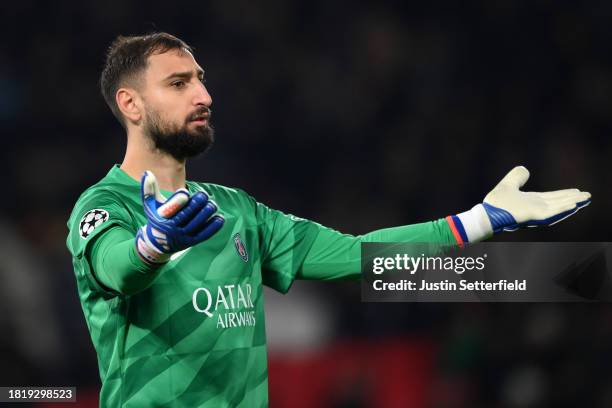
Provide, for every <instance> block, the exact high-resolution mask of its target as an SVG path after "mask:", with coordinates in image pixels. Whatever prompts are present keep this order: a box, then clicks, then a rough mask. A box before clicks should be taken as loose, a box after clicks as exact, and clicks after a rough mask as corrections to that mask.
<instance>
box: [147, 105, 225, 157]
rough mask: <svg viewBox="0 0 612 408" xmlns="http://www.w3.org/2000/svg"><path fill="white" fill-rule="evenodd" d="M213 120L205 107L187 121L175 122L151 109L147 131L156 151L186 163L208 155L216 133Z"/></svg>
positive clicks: (148, 112) (189, 116)
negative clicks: (188, 159)
mask: <svg viewBox="0 0 612 408" xmlns="http://www.w3.org/2000/svg"><path fill="white" fill-rule="evenodd" d="M210 116H211V110H210V108H208V107H206V106H202V107H200V108H198V109H197V110H196V111H195V112H193V113H191V114H190V115H188V116H187V118H186V119H185V120H184V121H182V122H180V121H174V122H172V121H169V120H165V119H164V118H162V115H160V113H159V112H158V111H156V110H155V109H152V108H150V107H149V108H148V109H147V110H146V114H145V129H144V130H145V134H146V135H147V136H148V137H149V138H150V140H151V141H152V142H153V145H154V147H155V148H156V149H158V150H159V151H161V152H164V153H166V154H168V155H170V156H172V157H173V158H174V159H176V160H178V161H184V160H185V159H187V158H190V157H194V156H197V155H199V154H201V153H204V152H206V151H207V150H208V149H209V148H210V147H211V146H212V145H213V143H214V133H215V132H214V129H213V127H212V126H211V125H210Z"/></svg>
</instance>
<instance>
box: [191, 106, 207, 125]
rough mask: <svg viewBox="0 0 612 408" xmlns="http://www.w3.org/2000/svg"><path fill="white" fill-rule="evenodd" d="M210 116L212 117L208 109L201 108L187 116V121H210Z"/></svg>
mask: <svg viewBox="0 0 612 408" xmlns="http://www.w3.org/2000/svg"><path fill="white" fill-rule="evenodd" d="M211 115H212V110H211V109H210V108H209V107H206V106H203V107H201V108H199V109H197V110H196V111H194V112H193V113H191V114H190V115H189V116H187V121H188V122H191V121H193V120H198V119H208V120H210V117H211Z"/></svg>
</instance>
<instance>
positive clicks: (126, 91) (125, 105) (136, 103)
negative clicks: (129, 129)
mask: <svg viewBox="0 0 612 408" xmlns="http://www.w3.org/2000/svg"><path fill="white" fill-rule="evenodd" d="M115 102H117V106H118V107H119V110H120V111H121V113H123V114H124V115H125V117H126V119H127V120H128V121H130V122H139V121H140V119H141V118H142V111H141V108H140V106H141V104H140V98H139V97H138V94H137V93H136V90H135V89H133V88H119V89H118V90H117V93H116V94H115Z"/></svg>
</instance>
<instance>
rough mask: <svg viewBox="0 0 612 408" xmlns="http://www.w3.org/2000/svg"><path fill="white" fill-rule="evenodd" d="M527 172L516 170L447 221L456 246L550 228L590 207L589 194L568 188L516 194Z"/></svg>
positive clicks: (524, 169) (518, 192) (520, 167)
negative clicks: (526, 229) (523, 230)
mask: <svg viewBox="0 0 612 408" xmlns="http://www.w3.org/2000/svg"><path fill="white" fill-rule="evenodd" d="M527 179H529V171H528V170H527V169H526V168H525V167H523V166H518V167H515V168H514V169H512V170H511V171H510V172H509V173H508V174H506V176H505V177H504V178H503V179H502V180H501V181H500V182H499V183H498V184H497V186H495V188H494V189H493V190H492V191H491V192H490V193H489V194H487V196H486V197H485V199H484V201H483V203H482V204H478V205H476V206H475V207H474V208H472V209H471V210H469V211H466V212H464V213H461V214H458V215H453V216H449V217H447V220H448V221H449V224H450V226H451V230H452V231H453V234H454V235H455V238H457V240H458V242H459V243H460V244H462V243H464V242H477V241H481V240H483V239H485V238H488V237H489V236H491V235H492V234H494V233H498V232H501V231H516V230H517V229H519V228H522V227H539V226H543V225H553V224H556V223H558V222H559V221H562V220H564V219H565V218H567V217H569V216H570V215H573V214H574V213H576V212H577V211H578V210H580V209H581V208H584V207H586V206H587V205H589V204H590V203H591V194H590V193H587V192H585V191H580V190H578V189H575V188H572V189H567V190H558V191H548V192H544V193H536V192H532V191H529V192H525V191H521V190H519V189H520V188H521V187H522V186H523V185H524V184H525V183H526V182H527Z"/></svg>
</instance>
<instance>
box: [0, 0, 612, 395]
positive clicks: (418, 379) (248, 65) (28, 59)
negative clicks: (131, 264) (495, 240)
mask: <svg viewBox="0 0 612 408" xmlns="http://www.w3.org/2000/svg"><path fill="white" fill-rule="evenodd" d="M0 15H1V16H2V25H0V32H1V33H2V40H0V61H1V63H0V127H1V131H2V133H1V134H2V141H3V145H4V148H3V149H1V150H0V155H1V158H2V163H3V168H4V171H3V174H5V176H6V177H7V179H8V180H9V183H8V185H7V186H6V187H7V189H6V190H5V193H4V195H5V198H4V199H3V200H2V201H1V204H0V205H1V206H2V212H1V214H2V215H1V217H2V218H1V219H0V242H1V243H2V244H1V245H0V253H1V254H2V260H3V262H2V263H1V265H0V270H1V273H0V309H1V311H2V312H1V313H0V333H2V335H1V336H0V367H1V368H0V385H3V386H9V385H58V386H60V385H63V386H68V385H75V386H78V395H79V401H80V402H79V404H78V406H90V405H91V406H95V404H96V399H97V389H98V386H99V378H98V370H97V365H96V361H95V354H94V351H93V347H92V345H91V342H90V340H89V335H88V332H87V329H86V326H85V322H84V319H83V315H82V312H81V308H80V305H79V302H78V299H77V293H76V287H75V282H74V277H73V271H72V266H71V262H70V258H69V254H68V252H67V250H66V248H65V244H64V243H65V237H66V233H67V229H66V226H65V223H66V220H67V218H68V214H69V212H70V210H71V208H72V205H73V204H74V202H75V200H76V199H77V197H78V195H79V194H80V193H81V192H82V191H83V190H84V189H85V188H86V187H87V186H89V185H91V184H92V183H94V182H96V181H97V180H98V179H99V178H101V177H102V176H103V175H104V174H106V172H107V171H108V169H109V168H110V167H111V165H112V164H113V163H118V162H120V161H121V160H122V157H123V149H124V143H125V136H124V135H123V133H122V129H121V128H120V126H119V125H118V123H117V122H116V121H115V119H114V118H113V117H112V115H111V113H110V111H109V110H108V109H107V107H106V106H105V104H104V101H103V99H102V97H101V96H99V92H98V88H97V79H98V75H99V72H100V68H101V64H102V60H103V54H104V51H105V49H106V47H107V46H108V45H109V43H110V42H111V41H112V39H113V38H114V37H115V36H116V35H118V34H141V33H143V32H147V31H153V30H163V31H168V32H171V33H174V34H176V35H178V36H179V37H181V38H183V39H185V40H186V41H187V42H188V43H190V44H192V45H194V46H195V47H196V58H197V59H198V61H199V63H200V64H201V65H202V66H203V67H204V68H205V70H206V71H207V77H208V82H207V86H208V88H209V90H210V92H211V94H212V96H213V100H214V104H213V112H214V114H213V123H214V125H215V127H216V130H217V144H216V146H215V147H214V148H213V149H212V151H211V152H210V153H209V154H208V155H207V156H206V157H204V158H202V159H199V160H196V161H193V162H192V163H190V164H189V177H190V178H191V179H197V180H204V181H209V182H215V183H220V184H224V185H228V186H236V187H240V188H242V189H244V190H246V191H248V192H249V193H250V194H251V195H253V196H254V197H256V198H257V199H258V200H259V201H261V202H264V203H266V204H268V205H270V206H272V207H274V208H277V209H280V210H284V211H286V212H291V213H293V214H296V215H299V216H302V217H306V218H310V219H313V220H316V221H318V222H320V223H322V224H325V225H328V226H330V227H334V228H336V229H339V230H341V231H343V232H348V233H353V234H360V233H365V232H367V231H370V230H373V229H378V228H383V227H389V226H393V225H398V224H408V223H415V222H421V221H426V220H430V219H435V218H439V217H443V216H445V215H447V214H450V213H456V212H459V211H463V210H465V209H468V208H470V207H471V206H472V205H474V204H476V203H477V202H478V201H479V200H481V199H482V198H483V197H484V195H485V193H486V192H487V191H488V190H489V189H490V188H491V187H492V186H493V185H494V184H495V183H496V182H497V180H498V179H499V178H500V177H501V176H502V175H503V174H505V172H506V171H508V170H509V169H510V168H512V166H514V165H516V164H524V165H525V166H527V168H529V169H530V170H531V173H532V180H530V182H529V184H528V187H529V188H530V189H533V190H538V189H558V188H565V187H574V186H577V187H580V188H582V189H584V190H588V191H591V192H592V193H593V197H594V201H593V204H592V206H591V207H590V208H588V209H587V210H585V211H583V212H581V213H580V214H578V215H577V216H576V217H574V218H573V219H571V221H569V222H566V223H562V224H559V225H557V226H555V227H554V228H551V229H548V230H538V231H524V232H521V233H517V234H511V235H504V236H503V237H501V238H502V239H504V240H521V241H530V240H537V241H609V240H610V236H609V228H610V222H609V219H610V218H609V213H608V211H609V208H610V207H611V204H612V202H611V193H610V189H609V186H610V184H611V183H610V181H611V177H610V171H609V170H608V169H609V164H610V160H611V159H612V141H611V139H610V136H609V135H610V131H611V130H612V103H611V95H612V70H611V68H612V52H610V44H611V43H612V28H611V26H610V17H612V3H610V2H606V1H601V0H598V1H589V2H569V1H552V0H540V1H531V2H518V1H511V0H500V1H495V2H488V1H480V2H453V1H442V0H433V1H429V2H419V3H417V4H410V5H409V4H407V3H406V2H401V1H367V2H359V4H356V2H351V1H346V0H335V1H322V0H312V1H309V2H298V1H281V0H274V1H267V2H251V1H246V0H241V1H221V0H216V1H209V2H184V1H174V2H160V1H150V2H146V3H140V4H138V3H136V2H129V1H118V0H109V1H105V2H80V1H79V2H77V1H66V2H34V1H29V0H22V1H18V2H15V1H10V2H2V3H0ZM267 311H268V313H267V327H268V333H269V352H270V392H271V396H270V398H271V405H272V406H274V407H285V406H295V407H315V406H317V407H319V406H320V407H373V406H375V407H379V406H380V407H407V406H412V407H544V406H556V407H578V406H580V407H583V406H584V407H610V406H612V375H611V371H610V369H609V367H610V365H611V363H612V348H611V346H610V345H611V344H612V309H611V308H610V306H609V305H607V304H363V303H361V302H360V291H359V285H358V284H354V283H352V284H351V283H298V284H296V285H295V286H294V288H293V290H292V291H291V292H290V293H289V294H288V295H287V296H281V295H278V294H275V293H272V292H267ZM71 406H77V405H74V404H71Z"/></svg>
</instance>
